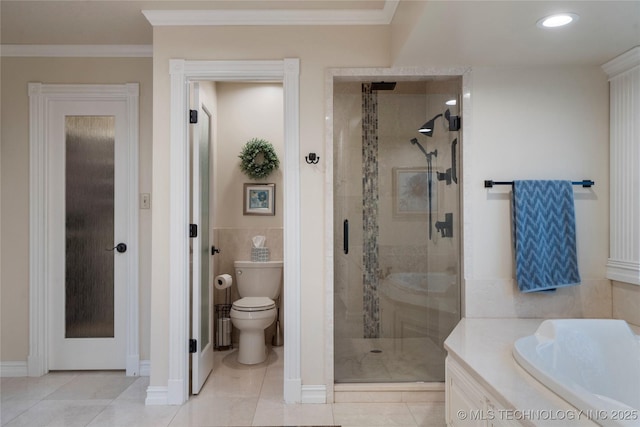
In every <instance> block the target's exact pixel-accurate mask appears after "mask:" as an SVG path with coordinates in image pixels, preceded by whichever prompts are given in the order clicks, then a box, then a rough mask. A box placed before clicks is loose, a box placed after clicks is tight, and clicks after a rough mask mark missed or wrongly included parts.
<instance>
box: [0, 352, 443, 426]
mask: <svg viewBox="0 0 640 427" xmlns="http://www.w3.org/2000/svg"><path fill="white" fill-rule="evenodd" d="M235 356H236V355H235V350H231V351H226V352H216V353H215V364H214V371H213V373H212V375H211V376H210V377H209V379H208V380H207V382H206V384H205V385H204V387H203V389H202V390H201V392H200V394H199V395H198V396H192V397H191V399H189V401H188V402H187V403H185V404H184V405H182V406H145V404H144V400H145V397H146V389H147V386H148V384H149V378H148V377H125V376H124V375H123V373H122V372H93V373H92V372H55V373H50V374H49V375H45V376H43V377H40V378H2V379H1V382H0V398H1V402H2V404H1V407H0V417H1V420H2V426H7V427H9V426H10V427H13V426H61V427H75V426H108V427H114V426H123V427H124V426H127V427H130V426H149V427H161V426H170V427H186V426H199V427H201V426H305V425H306V426H332V425H339V426H342V427H359V426H362V427H365V426H366V427H369V426H414V427H415V426H429V427H431V426H444V425H445V422H444V403H442V402H435V403H389V404H384V403H334V404H326V405H311V404H309V405H295V404H294V405H286V404H284V403H283V401H282V376H283V359H282V347H279V348H275V349H273V350H272V351H271V353H270V356H269V359H268V360H267V361H266V362H265V363H263V364H260V365H255V366H244V365H240V364H238V363H237V362H236V359H235Z"/></svg>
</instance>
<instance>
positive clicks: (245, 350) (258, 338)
mask: <svg viewBox="0 0 640 427" xmlns="http://www.w3.org/2000/svg"><path fill="white" fill-rule="evenodd" d="M233 266H234V268H235V272H236V283H237V285H238V293H239V294H240V299H239V300H237V301H235V302H234V303H233V305H232V306H231V314H230V316H231V323H232V324H233V326H235V327H236V328H238V329H239V330H240V342H239V344H238V362H240V363H243V364H246V365H254V364H256V363H262V362H264V361H265V360H266V358H267V346H266V345H265V343H264V341H265V339H264V330H265V329H266V328H268V327H269V326H271V324H272V323H273V322H274V321H275V320H276V312H277V309H276V303H275V299H276V298H278V296H279V295H280V285H281V283H282V261H266V262H253V261H235V262H234V263H233Z"/></svg>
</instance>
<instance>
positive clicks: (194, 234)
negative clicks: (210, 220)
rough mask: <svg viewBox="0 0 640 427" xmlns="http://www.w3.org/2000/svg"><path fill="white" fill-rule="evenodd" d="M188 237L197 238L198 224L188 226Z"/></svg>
mask: <svg viewBox="0 0 640 427" xmlns="http://www.w3.org/2000/svg"><path fill="white" fill-rule="evenodd" d="M189 237H198V224H189Z"/></svg>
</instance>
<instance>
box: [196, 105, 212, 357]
mask: <svg viewBox="0 0 640 427" xmlns="http://www.w3.org/2000/svg"><path fill="white" fill-rule="evenodd" d="M202 113H204V114H202ZM200 116H201V120H202V123H200V126H199V128H200V138H199V143H198V146H199V150H200V156H199V161H200V227H201V230H202V238H201V239H200V290H201V294H200V295H201V297H200V306H201V312H200V313H201V315H200V342H201V343H202V348H205V347H207V346H208V345H209V335H210V333H209V327H210V326H209V323H210V318H211V316H210V307H209V286H210V279H209V261H210V256H209V250H210V249H209V248H210V244H209V140H210V139H209V126H210V121H211V117H209V114H208V112H207V111H206V110H201V114H200Z"/></svg>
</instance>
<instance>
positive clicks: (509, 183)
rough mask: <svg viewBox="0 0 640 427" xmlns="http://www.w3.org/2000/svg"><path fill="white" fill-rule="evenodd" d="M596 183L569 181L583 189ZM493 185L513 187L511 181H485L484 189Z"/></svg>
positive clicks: (587, 180)
mask: <svg viewBox="0 0 640 427" xmlns="http://www.w3.org/2000/svg"><path fill="white" fill-rule="evenodd" d="M595 184H596V183H595V182H594V181H592V180H590V179H583V180H582V181H571V185H581V186H583V187H584V188H590V187H592V186H594V185H595ZM494 185H513V181H492V180H490V179H487V180H485V181H484V188H492V187H493V186H494Z"/></svg>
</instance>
